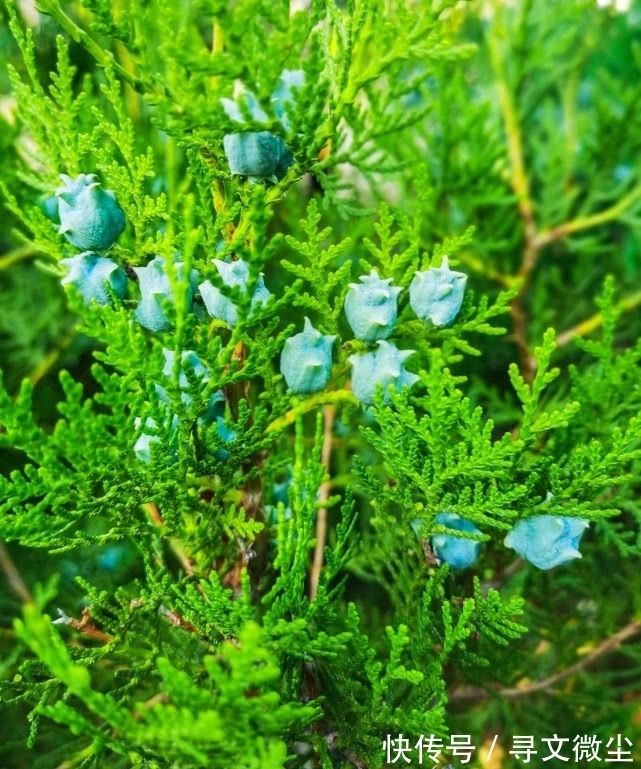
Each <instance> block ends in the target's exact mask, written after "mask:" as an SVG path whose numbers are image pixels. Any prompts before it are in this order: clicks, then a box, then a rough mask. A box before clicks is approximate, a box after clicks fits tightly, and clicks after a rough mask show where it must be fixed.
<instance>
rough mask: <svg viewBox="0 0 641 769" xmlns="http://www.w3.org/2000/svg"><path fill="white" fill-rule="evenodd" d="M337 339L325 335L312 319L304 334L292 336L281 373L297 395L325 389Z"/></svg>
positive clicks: (284, 350)
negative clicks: (314, 324) (333, 347)
mask: <svg viewBox="0 0 641 769" xmlns="http://www.w3.org/2000/svg"><path fill="white" fill-rule="evenodd" d="M335 339H336V336H330V335H329V334H321V332H320V331H318V330H317V329H315V328H314V327H313V326H312V324H311V321H310V319H309V318H305V327H304V329H303V330H302V331H301V332H300V334H294V336H291V337H290V338H289V339H288V340H287V341H286V342H285V346H284V347H283V352H282V353H281V356H280V371H281V374H282V375H283V376H284V377H285V381H286V382H287V386H288V387H289V389H290V390H293V391H294V392H295V393H313V392H318V391H319V390H322V389H323V388H324V387H325V386H326V385H327V382H328V381H329V375H330V373H331V370H332V345H333V344H334V340H335Z"/></svg>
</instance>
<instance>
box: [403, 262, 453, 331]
mask: <svg viewBox="0 0 641 769" xmlns="http://www.w3.org/2000/svg"><path fill="white" fill-rule="evenodd" d="M466 283H467V275H466V274H465V273H464V272H456V271H454V270H450V266H449V263H448V260H447V256H444V257H443V263H442V264H441V266H440V267H430V269H429V270H425V271H424V272H417V273H416V274H415V276H414V279H413V280H412V282H411V284H410V307H411V308H412V310H414V312H415V313H416V315H417V316H418V317H419V318H420V319H421V320H430V321H431V322H432V323H433V324H434V325H435V326H449V325H450V323H452V322H453V321H454V318H456V316H457V315H458V314H459V311H460V309H461V305H462V304H463V296H464V294H465V284H466Z"/></svg>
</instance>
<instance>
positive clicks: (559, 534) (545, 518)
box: [503, 515, 590, 569]
mask: <svg viewBox="0 0 641 769" xmlns="http://www.w3.org/2000/svg"><path fill="white" fill-rule="evenodd" d="M589 525H590V523H589V521H586V520H585V519H584V518H573V517H571V516H567V515H533V516H531V517H530V518H523V519H521V520H520V521H518V522H517V523H516V525H515V526H514V528H513V529H512V531H511V532H510V533H509V534H508V535H507V537H505V539H504V540H503V543H504V544H505V545H506V547H510V548H512V550H516V552H517V553H518V554H519V555H520V556H521V557H522V558H525V559H526V560H527V561H529V562H530V563H533V564H534V565H535V566H536V567H538V568H539V569H552V568H554V567H555V566H559V565H560V564H562V563H567V562H568V561H571V560H573V559H574V558H580V557H581V553H580V552H579V542H580V540H581V537H582V536H583V532H584V531H585V530H586V529H587V528H588V526H589Z"/></svg>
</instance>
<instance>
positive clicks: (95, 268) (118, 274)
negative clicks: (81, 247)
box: [60, 251, 127, 305]
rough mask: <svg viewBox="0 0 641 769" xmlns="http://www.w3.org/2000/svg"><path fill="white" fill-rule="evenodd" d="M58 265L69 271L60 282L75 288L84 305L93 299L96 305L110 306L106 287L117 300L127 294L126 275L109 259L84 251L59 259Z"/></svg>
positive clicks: (109, 297) (110, 302)
mask: <svg viewBox="0 0 641 769" xmlns="http://www.w3.org/2000/svg"><path fill="white" fill-rule="evenodd" d="M60 264H64V266H65V267H67V268H68V270H69V272H68V273H67V275H65V277H64V278H62V280H61V281H60V282H61V283H62V284H63V285H66V284H70V285H72V286H75V287H76V288H77V289H78V291H80V293H81V294H82V298H83V299H84V300H85V304H88V305H90V304H91V302H92V300H93V299H95V300H96V302H98V304H112V301H111V296H110V295H109V290H108V288H107V286H110V287H111V289H112V290H113V292H114V293H115V294H116V296H117V297H118V298H119V299H122V298H123V297H124V296H125V294H126V293H127V275H126V274H125V272H124V270H121V269H120V267H118V265H117V264H116V263H115V262H112V261H111V259H106V258H105V257H103V256H98V254H94V253H93V252H91V251H86V252H85V253H84V254H78V256H73V257H71V258H69V259H61V260H60Z"/></svg>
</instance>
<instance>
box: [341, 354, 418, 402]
mask: <svg viewBox="0 0 641 769" xmlns="http://www.w3.org/2000/svg"><path fill="white" fill-rule="evenodd" d="M414 352H415V350H399V349H398V348H397V347H395V346H394V345H393V344H390V342H386V341H385V340H380V341H379V342H378V350H376V351H375V352H368V353H365V354H364V355H350V356H349V358H348V359H347V360H348V361H349V362H350V363H351V364H352V392H353V393H354V396H355V397H356V398H357V399H358V400H359V401H360V402H361V403H364V404H365V405H371V404H372V403H373V402H374V393H375V392H376V387H377V385H382V387H383V391H384V393H385V403H389V401H390V396H389V393H388V392H387V388H388V387H389V386H390V385H392V386H393V387H394V389H396V390H397V391H399V390H401V388H403V387H412V386H413V385H414V384H415V383H416V382H418V380H419V379H420V377H419V376H418V375H417V374H411V373H410V372H409V371H406V370H405V368H404V367H403V363H404V362H405V361H406V360H407V359H408V358H409V357H410V356H411V355H414Z"/></svg>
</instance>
